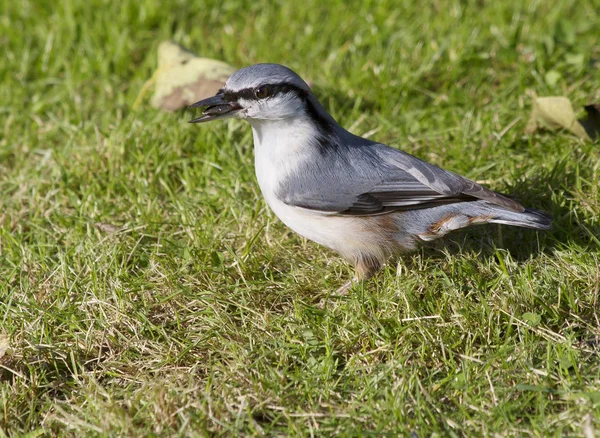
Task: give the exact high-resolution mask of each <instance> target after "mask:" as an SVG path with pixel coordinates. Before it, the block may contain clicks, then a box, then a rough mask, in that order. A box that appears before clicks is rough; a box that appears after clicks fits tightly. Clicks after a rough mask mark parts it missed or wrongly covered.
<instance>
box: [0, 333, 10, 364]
mask: <svg viewBox="0 0 600 438" xmlns="http://www.w3.org/2000/svg"><path fill="white" fill-rule="evenodd" d="M8 347H10V338H9V337H8V336H7V335H4V334H0V359H2V357H3V356H4V355H5V354H6V351H7V350H8Z"/></svg>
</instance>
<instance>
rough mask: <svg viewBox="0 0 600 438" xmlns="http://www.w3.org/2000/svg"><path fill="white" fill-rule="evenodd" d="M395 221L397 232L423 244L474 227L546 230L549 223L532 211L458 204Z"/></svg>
mask: <svg viewBox="0 0 600 438" xmlns="http://www.w3.org/2000/svg"><path fill="white" fill-rule="evenodd" d="M397 220H398V221H399V222H398V223H399V228H401V229H402V230H404V231H405V232H408V233H409V234H412V235H416V236H418V237H419V238H420V239H421V240H425V241H429V240H434V239H437V238H439V237H442V236H444V235H446V234H448V233H449V232H451V231H454V230H458V229H461V228H466V227H469V226H471V225H477V224H487V223H496V224H505V225H513V226H517V227H524V228H531V229H534V230H548V229H549V228H550V226H551V223H552V218H551V217H550V216H549V215H548V214H546V213H544V212H541V211H538V210H534V209H532V208H528V209H525V210H524V211H522V212H518V211H514V210H509V209H508V208H505V207H502V206H498V205H494V204H490V203H488V202H486V201H474V202H461V203H454V204H449V205H441V206H438V207H433V208H426V209H422V210H412V211H407V212H403V214H402V215H400V216H398V217H397Z"/></svg>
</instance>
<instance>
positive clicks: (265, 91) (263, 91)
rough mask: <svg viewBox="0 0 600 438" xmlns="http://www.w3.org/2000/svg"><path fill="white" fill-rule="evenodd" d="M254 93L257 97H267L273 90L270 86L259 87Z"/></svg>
mask: <svg viewBox="0 0 600 438" xmlns="http://www.w3.org/2000/svg"><path fill="white" fill-rule="evenodd" d="M254 95H255V96H256V97H257V99H265V98H267V97H269V96H270V95H271V90H270V89H269V87H258V88H257V89H256V90H254Z"/></svg>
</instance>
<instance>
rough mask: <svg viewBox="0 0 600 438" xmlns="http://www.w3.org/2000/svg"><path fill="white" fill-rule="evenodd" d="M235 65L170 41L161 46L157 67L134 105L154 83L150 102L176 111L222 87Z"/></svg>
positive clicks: (154, 105) (160, 107)
mask: <svg viewBox="0 0 600 438" xmlns="http://www.w3.org/2000/svg"><path fill="white" fill-rule="evenodd" d="M234 71H235V69H234V68H233V67H232V66H230V65H229V64H227V63H225V62H222V61H217V60H215V59H210V58H200V57H198V56H196V55H195V54H194V53H192V52H190V51H189V50H187V49H186V48H184V47H182V46H180V45H178V44H175V43H173V42H171V41H164V42H162V43H160V45H159V46H158V69H157V70H156V71H155V72H154V75H152V78H151V79H150V80H148V81H147V82H146V83H145V84H144V86H143V87H142V90H141V91H140V93H139V95H138V97H137V99H136V101H135V103H134V105H133V107H134V109H135V108H138V107H139V106H140V104H141V102H142V99H143V97H144V95H145V94H146V92H147V90H148V89H149V88H150V87H151V86H152V85H155V88H154V95H153V96H152V99H151V104H152V106H153V107H155V108H159V109H163V110H165V111H175V110H178V109H180V108H184V107H186V106H188V105H191V104H192V103H194V102H197V101H198V100H202V99H204V98H207V97H210V96H213V95H215V94H216V93H217V91H219V89H221V88H222V87H223V85H224V84H225V81H226V80H227V78H229V76H231V74H232V73H233V72H234Z"/></svg>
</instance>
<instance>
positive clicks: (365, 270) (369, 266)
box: [335, 254, 382, 296]
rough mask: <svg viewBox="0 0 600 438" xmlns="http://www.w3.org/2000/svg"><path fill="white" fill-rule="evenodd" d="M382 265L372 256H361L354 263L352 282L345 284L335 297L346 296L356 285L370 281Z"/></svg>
mask: <svg viewBox="0 0 600 438" xmlns="http://www.w3.org/2000/svg"><path fill="white" fill-rule="evenodd" d="M381 265H382V263H381V261H380V260H379V259H378V258H376V257H374V256H371V255H364V254H361V255H360V256H359V257H358V258H357V259H356V260H355V261H354V272H355V274H354V277H353V278H352V280H349V281H347V282H346V283H344V284H343V285H342V287H340V288H339V289H338V290H337V291H336V292H335V295H337V296H340V295H346V294H347V293H348V291H349V290H350V288H351V287H352V285H353V284H354V283H359V282H361V281H364V280H368V279H369V278H371V277H372V276H373V275H374V274H375V273H376V272H377V271H379V270H380V269H381Z"/></svg>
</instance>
